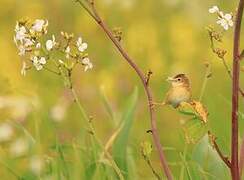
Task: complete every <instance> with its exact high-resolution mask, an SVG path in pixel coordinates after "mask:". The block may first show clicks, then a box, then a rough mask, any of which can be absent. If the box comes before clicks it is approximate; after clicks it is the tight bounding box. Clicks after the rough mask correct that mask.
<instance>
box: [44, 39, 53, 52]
mask: <svg viewBox="0 0 244 180" xmlns="http://www.w3.org/2000/svg"><path fill="white" fill-rule="evenodd" d="M52 48H53V41H52V40H47V42H46V49H47V50H48V51H50V50H51V49H52Z"/></svg>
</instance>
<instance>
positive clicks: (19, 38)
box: [14, 22, 27, 42]
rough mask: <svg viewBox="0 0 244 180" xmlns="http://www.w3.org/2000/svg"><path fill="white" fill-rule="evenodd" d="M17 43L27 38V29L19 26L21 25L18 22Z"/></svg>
mask: <svg viewBox="0 0 244 180" xmlns="http://www.w3.org/2000/svg"><path fill="white" fill-rule="evenodd" d="M15 32H16V34H15V37H14V39H15V41H21V42H22V41H23V40H24V39H25V38H26V36H27V35H26V29H25V27H24V26H21V27H20V26H19V23H18V22H17V24H16V26H15Z"/></svg>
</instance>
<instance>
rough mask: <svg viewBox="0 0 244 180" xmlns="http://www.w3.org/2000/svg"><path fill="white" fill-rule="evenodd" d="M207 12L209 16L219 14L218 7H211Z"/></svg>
mask: <svg viewBox="0 0 244 180" xmlns="http://www.w3.org/2000/svg"><path fill="white" fill-rule="evenodd" d="M208 12H209V13H211V14H213V13H216V12H219V8H218V6H213V7H211V8H209V10H208Z"/></svg>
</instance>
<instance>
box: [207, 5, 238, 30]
mask: <svg viewBox="0 0 244 180" xmlns="http://www.w3.org/2000/svg"><path fill="white" fill-rule="evenodd" d="M208 11H209V13H211V14H213V13H217V14H218V20H217V21H216V23H217V24H219V25H220V26H222V27H223V28H224V30H228V29H229V27H232V26H233V25H234V22H233V16H232V15H231V14H230V13H226V14H224V13H223V12H222V11H220V10H219V8H218V7H217V6H213V7H212V8H210V9H209V10H208Z"/></svg>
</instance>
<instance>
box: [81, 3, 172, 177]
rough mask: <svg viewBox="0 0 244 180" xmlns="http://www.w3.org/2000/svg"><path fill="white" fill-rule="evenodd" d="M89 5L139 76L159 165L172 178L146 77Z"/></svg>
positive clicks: (94, 10)
mask: <svg viewBox="0 0 244 180" xmlns="http://www.w3.org/2000/svg"><path fill="white" fill-rule="evenodd" d="M77 1H78V0H77ZM78 2H80V3H82V2H81V1H78ZM90 7H91V10H92V14H94V16H95V17H94V16H91V17H93V19H94V20H95V21H96V22H97V23H98V25H99V26H100V27H101V28H102V29H103V31H104V32H105V34H106V35H107V36H108V37H109V39H110V40H111V41H112V42H113V44H114V45H115V46H116V48H117V49H118V51H119V52H120V54H121V55H122V56H123V57H124V59H125V60H126V61H127V62H128V64H129V65H130V66H131V67H132V68H133V69H134V71H135V72H136V74H137V76H138V77H139V79H140V80H141V82H142V85H143V87H144V90H145V92H146V95H147V100H148V108H149V113H150V119H151V126H152V136H153V140H154V143H155V145H156V148H157V151H158V153H159V157H160V162H161V165H162V170H163V171H164V173H165V175H166V177H167V179H169V180H172V179H173V176H172V173H171V171H170V169H169V166H168V163H167V161H166V158H165V155H164V152H163V149H162V146H161V144H160V138H159V135H158V131H157V124H156V114H155V112H154V110H153V98H152V92H151V89H150V87H149V86H147V83H146V79H145V77H144V73H143V71H142V70H141V69H140V68H139V67H138V66H137V64H135V63H134V60H132V58H131V57H130V56H129V55H128V53H127V52H126V50H125V49H124V48H123V47H122V46H121V44H120V42H119V41H118V40H117V39H116V38H115V37H114V36H113V32H112V31H111V30H110V29H109V28H108V26H107V25H106V24H105V22H104V21H103V20H102V18H101V17H100V15H99V14H98V12H97V10H96V8H95V4H94V1H92V3H90ZM88 13H89V11H88ZM89 14H90V15H91V13H89Z"/></svg>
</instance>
